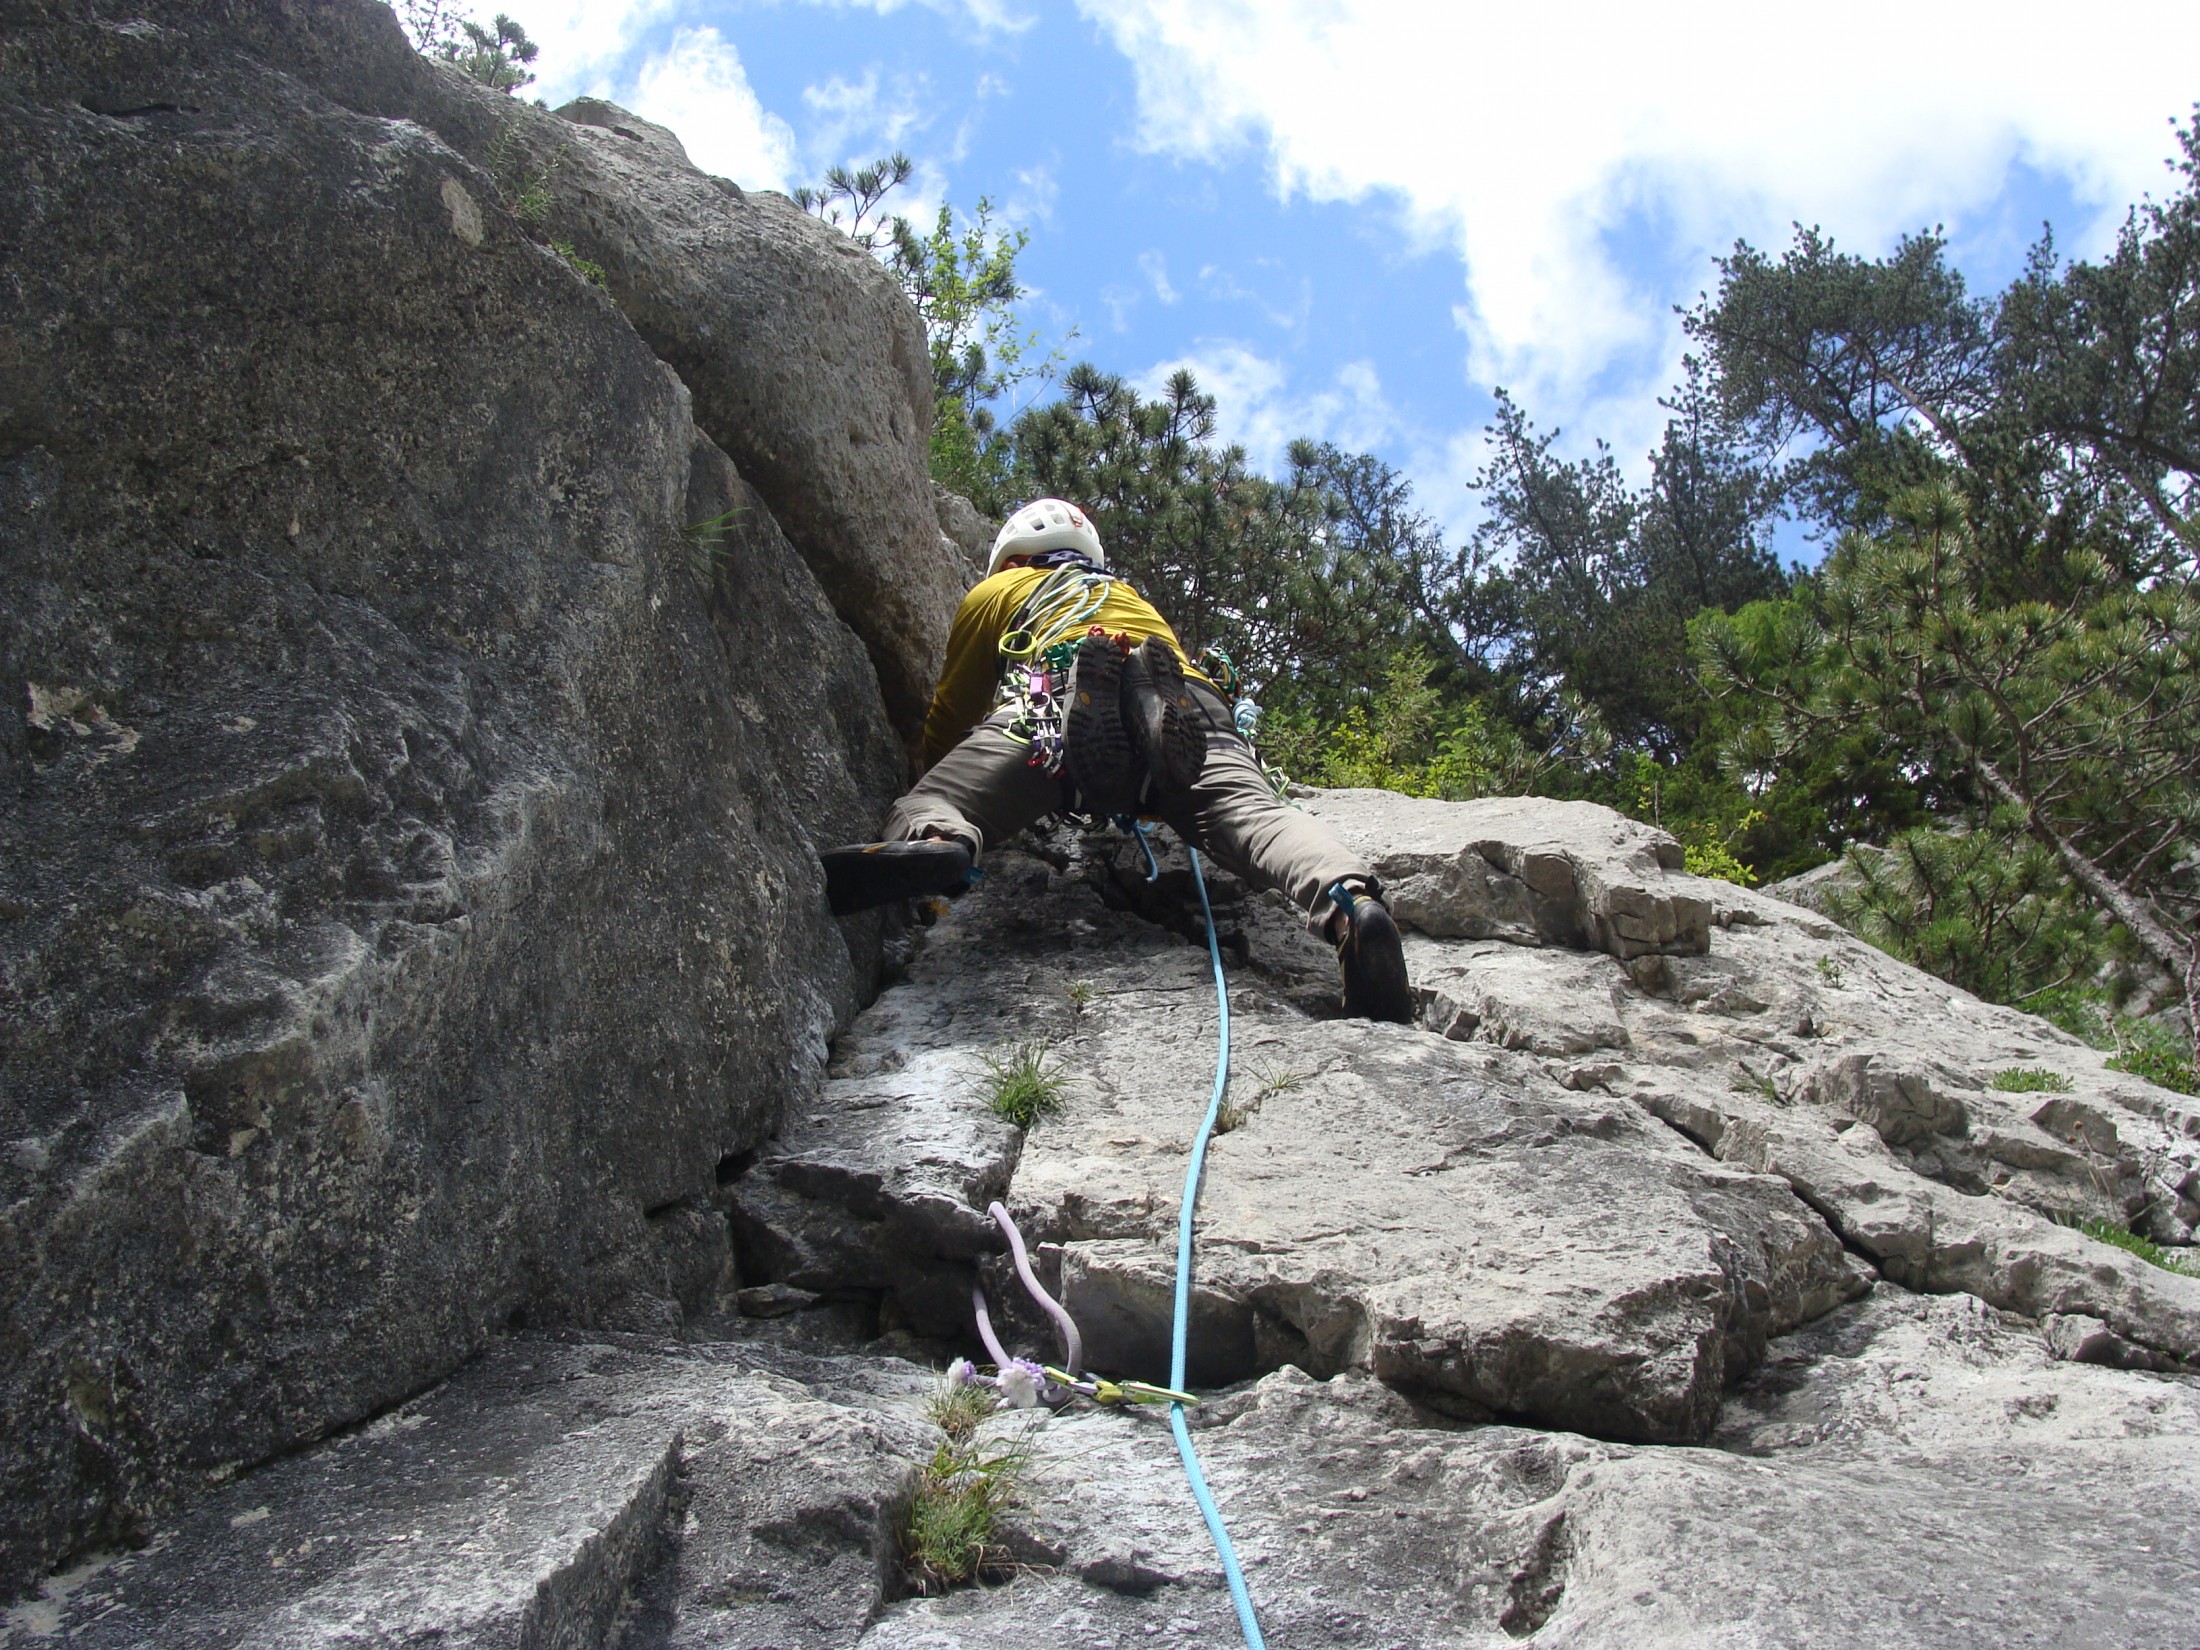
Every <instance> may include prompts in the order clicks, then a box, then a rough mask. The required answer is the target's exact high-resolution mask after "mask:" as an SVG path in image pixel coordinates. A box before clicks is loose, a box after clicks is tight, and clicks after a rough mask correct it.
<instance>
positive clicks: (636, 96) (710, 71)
mask: <svg viewBox="0 0 2200 1650" xmlns="http://www.w3.org/2000/svg"><path fill="white" fill-rule="evenodd" d="M630 100H631V105H632V107H633V110H634V112H635V113H636V114H638V115H640V116H642V117H643V118H644V119H647V120H653V121H655V122H657V123H658V124H659V125H660V126H669V127H671V128H672V130H673V131H674V132H676V133H678V134H679V138H680V141H681V142H682V143H684V144H685V145H686V146H687V152H688V157H689V158H690V159H691V160H693V161H694V162H695V164H696V165H697V166H700V167H701V168H702V169H703V170H704V171H706V172H715V173H717V174H718V175H719V176H721V177H728V178H731V179H733V181H734V182H736V183H738V184H741V185H743V186H744V187H747V188H751V189H786V188H788V187H790V186H791V185H792V184H793V183H794V182H796V181H797V180H798V178H799V176H800V174H799V172H798V169H797V167H796V164H795V142H794V132H793V131H792V130H791V129H790V128H789V127H788V125H787V123H786V122H785V121H784V120H781V119H780V118H779V117H778V116H777V115H774V114H767V113H766V112H765V111H764V107H763V105H762V104H761V103H759V102H758V101H757V98H756V93H755V91H754V90H753V89H752V88H751V87H750V85H749V77H748V74H747V72H746V71H745V70H744V69H743V68H742V67H741V55H740V53H738V52H736V51H735V50H734V49H733V47H732V46H731V45H729V44H728V43H727V42H726V40H725V39H724V37H722V36H721V35H720V34H719V33H718V31H717V30H716V29H712V28H700V29H682V30H680V31H679V32H678V33H677V34H675V35H674V36H673V37H672V41H671V44H670V45H668V46H667V47H666V48H665V49H664V50H663V51H661V52H658V53H655V54H653V55H652V56H651V57H650V58H649V59H648V60H647V61H646V62H644V63H643V64H642V67H641V72H640V74H639V75H638V76H637V77H636V80H635V84H634V90H633V92H632V93H631V94H630Z"/></svg>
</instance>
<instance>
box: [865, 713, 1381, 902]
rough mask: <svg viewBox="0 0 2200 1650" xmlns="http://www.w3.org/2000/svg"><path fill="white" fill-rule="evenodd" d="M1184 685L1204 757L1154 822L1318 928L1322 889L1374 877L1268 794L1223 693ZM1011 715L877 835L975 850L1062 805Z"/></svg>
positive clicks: (937, 770)
mask: <svg viewBox="0 0 2200 1650" xmlns="http://www.w3.org/2000/svg"><path fill="white" fill-rule="evenodd" d="M1190 687H1191V690H1192V697H1193V699H1194V700H1195V701H1196V702H1197V703H1198V705H1199V707H1200V710H1201V711H1202V713H1203V714H1204V715H1205V718H1206V721H1207V759H1206V762H1205V765H1204V766H1203V767H1202V768H1201V770H1200V776H1199V782H1198V783H1197V784H1196V785H1194V786H1193V787H1192V788H1191V789H1190V790H1189V791H1186V792H1183V793H1182V794H1180V795H1178V796H1174V797H1171V798H1169V799H1167V801H1166V802H1164V803H1163V804H1161V806H1160V807H1159V809H1158V811H1159V813H1160V815H1161V818H1162V820H1163V821H1164V822H1165V823H1166V824H1167V825H1168V827H1169V828H1170V829H1171V830H1172V831H1174V832H1176V834H1177V835H1178V836H1180V837H1182V838H1183V839H1184V840H1185V841H1186V842H1188V843H1190V844H1191V845H1192V846H1193V847H1195V848H1199V849H1201V850H1203V851H1204V852H1205V853H1207V854H1208V855H1209V856H1210V857H1211V858H1212V859H1213V860H1214V861H1215V863H1216V864H1218V865H1220V866H1221V867H1222V868H1223V869H1224V870H1226V871H1228V872H1230V873H1231V874H1232V875H1233V876H1237V877H1240V878H1242V879H1244V880H1245V881H1246V882H1248V883H1251V884H1252V885H1253V886H1254V887H1256V888H1280V889H1282V890H1283V891H1284V893H1286V894H1288V895H1289V896H1290V897H1291V899H1292V901H1293V902H1294V903H1296V904H1297V906H1298V907H1299V909H1300V910H1302V911H1304V912H1305V913H1306V915H1307V927H1308V928H1309V929H1310V930H1311V931H1312V932H1313V933H1314V934H1316V935H1317V936H1320V935H1322V934H1324V933H1325V932H1326V931H1327V928H1328V925H1329V919H1330V916H1331V914H1332V912H1334V910H1335V909H1336V907H1335V905H1334V904H1333V903H1332V902H1331V900H1330V898H1329V889H1330V888H1332V887H1334V886H1335V885H1336V884H1337V883H1339V882H1341V881H1345V880H1352V881H1356V882H1360V883H1363V884H1366V885H1368V886H1370V887H1372V886H1373V885H1374V878H1373V877H1372V876H1371V875H1370V874H1369V872H1368V868H1367V866H1366V864H1365V863H1363V862H1362V861H1361V859H1360V857H1359V856H1358V855H1356V854H1354V853H1353V852H1352V851H1351V850H1350V849H1349V848H1347V847H1346V846H1345V845H1344V844H1343V843H1342V842H1340V841H1338V840H1337V836H1336V833H1335V832H1333V831H1331V830H1330V829H1329V828H1328V827H1327V826H1326V825H1324V824H1322V823H1321V821H1319V820H1318V819H1315V818H1313V817H1312V816H1311V815H1309V814H1306V813H1303V812H1301V811H1300V810H1299V809H1297V808H1294V807H1292V806H1291V805H1290V804H1289V803H1287V802H1285V801H1284V800H1283V799H1282V798H1281V797H1279V796H1277V795H1276V793H1275V791H1274V789H1273V788H1272V787H1271V786H1270V785H1269V783H1268V780H1267V777H1266V775H1264V774H1263V773H1262V772H1261V770H1260V763H1259V761H1258V760H1257V759H1256V758H1255V757H1254V755H1253V749H1252V747H1251V746H1250V745H1248V744H1247V743H1246V742H1245V741H1244V739H1242V738H1241V737H1239V735H1238V731H1237V729H1236V727H1235V726H1234V725H1233V724H1232V722H1231V719H1230V711H1229V707H1228V706H1227V705H1225V704H1224V703H1223V701H1222V698H1221V696H1220V695H1219V694H1217V693H1215V692H1214V691H1213V690H1212V689H1210V688H1208V687H1207V686H1206V685H1205V684H1204V683H1200V682H1193V683H1191V684H1190ZM1015 719H1016V712H1015V711H1014V710H1013V709H1007V710H998V711H995V712H994V713H993V714H992V715H991V716H989V717H987V718H986V719H985V720H984V721H983V722H981V723H979V724H978V725H977V726H976V727H974V728H972V729H971V730H970V731H969V732H968V733H967V734H965V735H964V736H963V738H962V740H961V742H960V743H959V744H957V745H956V746H955V747H954V749H952V750H950V751H949V752H948V753H947V754H946V755H945V756H943V757H941V758H940V759H939V761H937V762H935V763H934V764H933V765H932V767H931V769H930V770H929V771H928V772H927V773H926V774H925V776H924V777H923V778H922V779H920V780H918V781H917V783H916V785H915V787H914V788H913V789H912V790H911V791H910V792H909V793H908V794H907V795H906V796H904V797H902V799H901V800H900V801H898V802H896V803H895V804H894V806H893V807H892V808H891V809H890V810H889V811H888V813H887V815H886V829H885V835H886V836H887V837H888V838H889V839H890V840H894V841H908V840H911V839H913V838H916V837H921V836H925V835H928V834H929V835H936V836H944V837H953V838H954V839H955V840H956V841H958V842H961V843H962V844H964V845H965V846H966V847H968V848H969V849H970V852H971V855H972V857H973V858H982V857H983V856H984V853H985V848H986V845H987V844H988V843H993V842H1005V841H1006V840H1007V839H1008V838H1010V837H1012V836H1014V835H1015V834H1016V833H1017V832H1018V831H1020V830H1022V829H1023V828H1024V827H1025V826H1026V825H1030V824H1032V823H1034V822H1035V821H1037V820H1040V819H1043V818H1045V817H1046V816H1047V815H1048V814H1054V813H1060V812H1061V811H1062V809H1063V803H1064V797H1063V783H1062V780H1061V779H1060V778H1059V777H1055V776H1051V775H1049V774H1047V773H1045V772H1043V771H1042V770H1040V769H1038V768H1034V767H1032V766H1031V764H1030V761H1029V758H1030V755H1031V747H1030V746H1029V745H1026V744H1022V743H1020V742H1019V741H1017V740H1015V739H1012V738H1010V737H1009V734H1008V727H1009V724H1010V723H1012V722H1013V721H1014V720H1015Z"/></svg>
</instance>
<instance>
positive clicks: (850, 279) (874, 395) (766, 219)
mask: <svg viewBox="0 0 2200 1650" xmlns="http://www.w3.org/2000/svg"><path fill="white" fill-rule="evenodd" d="M133 15H134V16H137V17H139V18H141V19H144V20H146V21H148V22H150V23H154V24H156V25H164V26H167V27H171V28H174V29H177V30H181V31H186V32H195V33H200V34H204V33H206V32H207V31H209V30H218V31H219V34H220V37H221V38H222V39H223V40H225V41H227V42H229V43H230V44H231V45H232V46H234V47H235V48H236V49H238V50H240V51H243V52H247V53H249V54H250V55H251V56H252V57H253V58H254V59H255V60H256V61H258V62H261V63H263V64H265V65H267V66H268V67H269V68H271V69H274V70H278V71H280V72H281V73H283V74H285V75H287V76H289V77H291V78H293V79H295V80H296V81H298V82H300V83H302V85H303V86H305V87H307V88H310V89H311V90H312V91H314V92H316V93H318V94H319V95H320V96H321V97H322V98H325V99H326V100H327V101H328V102H329V103H331V104H334V105H337V106H339V107H342V108H346V109H350V110H353V111H355V112H358V113H361V114H365V115H370V116H373V117H376V118H378V119H385V120H404V121H410V122H412V123H414V124H416V125H418V126H420V127H422V128H424V129H425V131H426V132H427V133H430V134H433V136H434V137H435V138H436V139H439V140H440V141H441V142H442V143H443V144H445V145H447V146H448V147H450V148H451V149H453V150H455V151H457V152H458V153H460V154H462V155H464V156H465V157H466V158H467V159H469V160H471V161H472V162H474V164H475V167H476V168H477V174H476V177H475V181H474V184H473V193H474V195H475V196H476V197H478V204H484V205H487V206H489V207H490V208H491V209H496V208H501V210H502V212H503V213H504V214H505V215H506V220H505V221H506V222H507V223H508V224H509V225H511V226H512V227H515V228H517V229H518V230H520V231H521V232H522V233H524V234H525V235H526V236H528V237H529V238H532V239H533V240H534V241H536V243H537V244H538V245H540V246H542V247H543V248H544V249H545V250H546V251H554V252H555V253H556V255H558V256H559V257H560V258H561V259H563V260H564V261H566V262H567V263H568V266H569V267H570V268H572V269H573V270H575V271H579V272H585V273H586V274H587V276H588V278H589V279H591V280H593V281H598V282H600V283H601V285H602V288H603V290H604V291H605V292H606V293H607V294H608V295H609V297H610V298H611V300H612V301H613V303H614V304H616V305H617V306H618V308H619V310H620V312H621V313H622V314H624V315H625V316H626V318H627V320H628V321H629V322H630V323H631V324H632V326H633V328H634V330H635V331H636V332H638V333H639V334H640V336H641V338H642V339H643V341H644V342H645V343H647V344H648V346H649V347H650V348H651V349H652V350H653V351H654V352H655V353H656V354H657V355H658V357H659V358H660V359H662V360H663V361H665V362H666V363H667V364H669V365H670V366H671V367H672V368H673V369H674V370H675V371H676V372H677V373H678V375H679V377H680V379H681V381H682V382H683V383H684V384H685V385H686V386H687V388H688V390H689V391H690V393H691V394H692V397H693V416H694V420H695V423H696V424H697V426H698V427H700V428H701V429H702V431H703V432H704V433H705V434H706V435H708V436H709V437H710V438H711V439H712V440H713V441H715V442H716V443H717V444H718V445H719V446H720V447H721V448H723V449H724V450H725V452H726V453H727V454H728V455H729V456H730V457H731V458H732V459H733V461H734V462H735V463H736V464H737V465H739V466H740V468H741V471H742V473H743V475H744V476H746V477H747V479H748V480H749V481H750V483H751V484H752V485H754V486H755V488H756V489H757V491H758V492H759V493H760V494H761V495H762V496H763V498H764V500H765V502H766V503H767V504H768V505H769V507H770V509H771V512H772V514H773V516H774V518H775V519H776V520H777V521H778V523H779V525H780V527H781V529H782V530H783V531H784V532H785V534H786V536H787V538H788V540H789V541H790V542H791V543H792V544H793V545H794V547H795V549H796V550H797V551H798V552H800V554H801V556H802V558H803V559H804V560H805V561H806V562H807V563H808V564H809V565H810V568H811V570H812V572H813V573H814V574H815V575H816V578H817V581H818V583H819V584H820V585H821V586H822V587H823V589H824V591H825V594H826V597H827V599H828V600H829V601H830V602H831V603H832V605H833V609H834V611H836V612H837V613H838V614H839V615H840V616H841V618H842V619H843V620H844V621H846V623H847V624H848V625H849V626H850V628H852V629H853V630H854V631H855V632H856V634H857V635H858V636H860V637H861V638H862V640H863V643H864V646H865V647H866V649H868V651H869V653H870V656H871V663H872V666H873V668H874V670H875V671H876V673H877V676H878V680H879V683H880V685H881V687H882V689H883V690H884V692H885V696H886V705H887V712H888V716H889V718H890V720H891V721H892V722H893V724H894V726H895V727H896V729H897V730H898V731H899V732H900V733H901V735H902V737H903V740H904V742H905V743H906V744H907V745H909V746H911V747H913V746H914V745H915V743H916V741H917V739H918V737H919V735H920V733H921V730H922V726H923V720H924V712H925V708H926V706H927V705H928V704H929V702H930V699H931V694H932V686H933V683H934V682H935V680H937V678H938V674H939V667H940V663H941V661H942V660H943V659H944V657H945V656H946V647H947V629H948V624H949V622H950V621H951V620H952V618H953V617H954V612H955V607H956V605H957V603H958V602H959V601H960V600H961V597H962V594H963V591H964V590H965V589H966V588H967V583H966V580H965V573H966V567H965V564H964V562H963V560H962V558H961V556H960V555H958V554H957V553H955V552H954V551H953V550H952V549H951V548H950V547H949V546H948V545H947V544H946V543H945V542H944V541H943V539H942V537H941V533H940V529H939V523H938V520H937V515H936V510H935V507H934V504H933V501H932V485H931V481H930V478H929V473H928V460H929V452H930V439H931V438H930V431H931V420H932V383H931V357H930V352H929V350H928V349H927V347H926V343H925V337H924V329H923V325H922V323H921V322H920V321H919V320H918V318H917V315H916V311H915V310H914V309H913V308H912V307H911V305H910V303H909V301H908V299H907V298H906V297H904V296H903V295H902V293H901V291H900V289H899V287H898V286H896V284H895V282H894V280H893V278H892V277H891V276H890V275H889V274H888V273H887V272H886V270H885V269H884V268H883V267H882V266H881V265H880V264H879V262H878V261H877V260H876V259H875V258H873V257H871V256H870V255H869V254H868V253H866V252H864V251H863V250H862V248H860V247H858V246H857V245H856V244H855V243H854V242H853V241H852V240H850V239H849V238H848V237H847V236H846V235H843V234H841V233H840V232H839V231H837V230H835V229H833V228H832V227H831V226H829V225H827V224H825V223H824V222H822V221H821V220H819V219H817V218H815V217H812V216H810V215H809V214H807V213H804V212H802V211H801V210H799V209H798V208H797V207H796V206H795V205H794V204H793V203H792V202H791V201H789V200H787V199H786V198H785V197H784V196H782V195H777V194H772V193H767V192H747V191H744V190H742V189H740V188H739V187H738V186H736V185H735V184H733V183H731V182H729V181H728V180H726V179H724V178H715V177H711V176H709V175H708V174H706V173H704V172H702V171H700V170H698V169H697V168H696V167H695V166H694V165H693V164H691V163H690V162H689V160H688V157H687V151H686V150H685V148H684V147H683V146H682V145H681V143H680V140H679V138H678V137H677V136H676V135H674V134H673V133H671V132H669V131H667V130H665V129H664V128H663V127H660V126H655V125H652V124H651V123H650V122H648V121H645V120H642V119H641V118H640V117H639V116H636V115H633V114H630V113H629V112H627V111H626V110H623V109H620V108H619V107H617V106H616V105H615V104H611V103H606V102H604V101H602V100H601V99H596V98H583V99H579V100H577V101H576V102H574V103H572V104H569V105H568V106H567V107H566V108H564V109H563V110H561V111H559V112H558V114H555V115H553V114H551V113H550V112H548V111H546V110H543V109H540V108H537V107H535V106H533V105H531V104H528V103H526V102H525V101H523V100H521V99H519V98H514V97H507V96H504V95H501V94H499V93H496V92H492V91H490V90H488V89H487V88H486V87H483V86H479V85H476V84H475V83H474V82H472V81H470V80H468V79H467V78H466V77H465V76H464V75H462V74H460V73H459V72H458V71H456V70H455V69H452V68H450V67H448V66H446V65H442V64H437V63H434V62H431V61H429V60H427V59H424V58H422V57H420V56H418V55H417V54H416V53H414V52H413V51H412V49H411V48H410V46H408V45H407V43H406V41H405V38H404V36H403V34H402V33H401V32H400V31H399V29H398V28H397V24H396V20H395V18H394V17H393V16H392V14H391V13H390V11H389V10H388V8H387V7H384V6H380V5H375V4H372V3H370V0H329V3H327V4H322V5H313V6H304V5H296V4H279V3H273V0H257V3H256V0H224V3H223V4H221V5H219V6H216V7H212V8H209V7H208V6H206V5H203V4H200V3H198V0H145V3H144V4H143V5H141V6H139V7H137V8H136V9H135V11H134V13H133ZM123 55H124V56H125V57H126V56H127V54H123ZM119 61H121V59H119V58H118V59H115V60H111V61H110V60H103V61H98V62H96V63H95V62H94V61H92V60H91V59H90V57H89V56H88V55H87V54H80V55H79V58H78V62H77V67H76V69H74V70H73V71H72V72H74V73H76V74H78V75H79V77H82V76H86V75H89V76H92V77H94V78H96V79H100V80H101V81H102V84H100V85H99V87H98V88H97V95H98V96H99V97H114V98H118V99H120V101H121V102H122V103H123V104H129V102H130V100H131V99H132V98H134V97H136V96H137V95H138V94H137V92H135V91H131V90H129V89H128V88H127V87H126V85H125V84H124V83H123V82H122V81H121V80H118V79H116V78H115V76H116V73H117V63H118V62H119ZM147 95H148V96H150V95H152V94H150V93H148V94H147ZM871 823H872V824H875V823H876V822H875V821H872V822H871Z"/></svg>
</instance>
